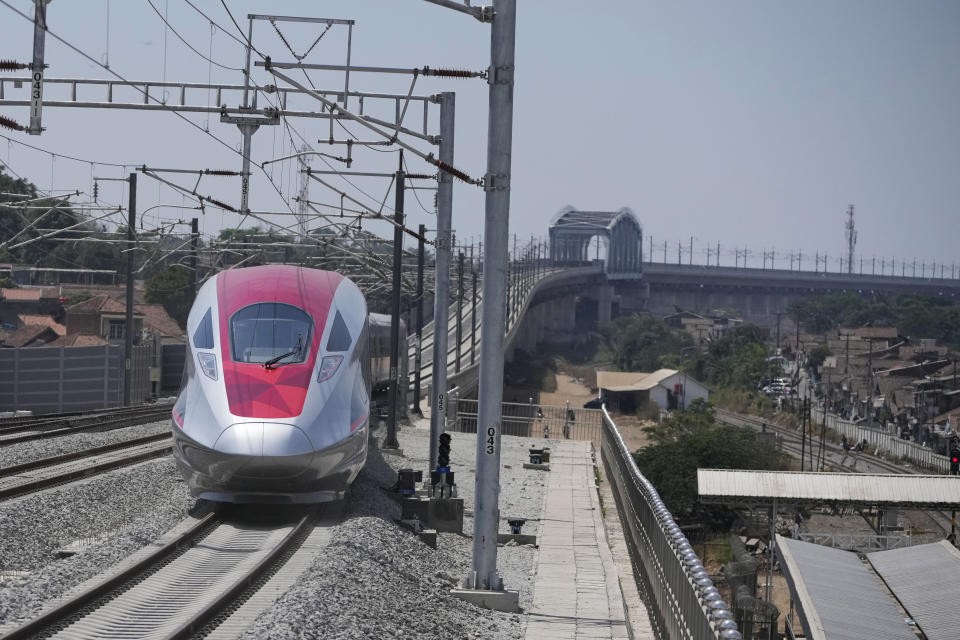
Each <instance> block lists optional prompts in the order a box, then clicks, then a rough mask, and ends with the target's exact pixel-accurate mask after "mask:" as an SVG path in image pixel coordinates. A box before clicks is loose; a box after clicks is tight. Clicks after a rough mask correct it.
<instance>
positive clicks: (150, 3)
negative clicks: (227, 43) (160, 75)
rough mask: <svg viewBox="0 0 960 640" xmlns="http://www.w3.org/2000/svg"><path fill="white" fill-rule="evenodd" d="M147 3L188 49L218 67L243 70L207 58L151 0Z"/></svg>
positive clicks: (228, 69)
mask: <svg viewBox="0 0 960 640" xmlns="http://www.w3.org/2000/svg"><path fill="white" fill-rule="evenodd" d="M147 4H149V5H150V8H151V9H153V11H154V13H156V14H157V16H158V17H159V18H160V19H161V20H163V23H164V24H165V25H167V27H168V28H169V29H170V31H172V32H173V35H175V36H177V38H179V39H180V42H182V43H183V44H185V45H187V48H188V49H190V51H193V52H194V53H195V54H197V55H198V56H200V57H201V58H203V59H204V60H206V61H207V62H209V63H210V64H215V65H217V66H218V67H220V68H221V69H226V70H227V71H243V69H241V68H239V67H230V66H227V65H225V64H220V63H219V62H217V61H216V60H211V59H210V58H208V57H207V56H205V55H203V54H202V53H200V52H199V51H197V50H196V49H195V48H194V47H193V45H191V44H190V43H189V42H187V41H186V39H185V38H184V37H183V36H181V35H180V34H179V33H178V32H177V30H176V29H174V28H173V25H172V24H170V22H169V21H168V20H167V18H166V16H164V15H163V14H162V13H160V10H159V9H157V7H155V6H154V4H153V0H147Z"/></svg>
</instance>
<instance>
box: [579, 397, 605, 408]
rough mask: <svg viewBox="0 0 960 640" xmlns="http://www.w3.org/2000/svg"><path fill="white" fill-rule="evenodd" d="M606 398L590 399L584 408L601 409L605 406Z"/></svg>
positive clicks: (584, 404)
mask: <svg viewBox="0 0 960 640" xmlns="http://www.w3.org/2000/svg"><path fill="white" fill-rule="evenodd" d="M606 401H607V399H606V398H594V399H593V400H588V401H587V402H584V403H583V408H584V409H599V408H601V407H602V406H603V403H604V402H606Z"/></svg>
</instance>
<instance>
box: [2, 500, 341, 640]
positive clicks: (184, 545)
mask: <svg viewBox="0 0 960 640" xmlns="http://www.w3.org/2000/svg"><path fill="white" fill-rule="evenodd" d="M323 510H324V507H320V508H311V509H309V511H308V512H307V513H306V514H304V515H303V516H302V517H301V518H300V519H299V521H297V522H296V524H294V525H293V526H292V527H291V526H290V524H289V523H286V524H283V525H280V526H279V527H265V528H263V529H261V530H259V531H258V530H257V529H256V528H254V529H252V530H251V529H250V528H249V526H248V524H249V523H241V522H232V521H228V520H225V519H224V518H223V517H222V516H218V515H216V514H214V513H211V514H208V515H207V516H205V517H204V518H202V519H201V520H199V521H198V522H196V523H195V524H193V525H191V526H190V527H189V528H188V529H186V530H185V531H184V532H182V533H181V534H180V535H178V536H177V537H176V539H174V540H171V541H170V542H167V543H166V544H164V545H163V546H162V547H160V548H159V549H157V550H156V551H154V552H151V553H149V554H147V555H145V556H144V557H142V558H140V559H138V560H137V561H136V562H134V563H133V564H131V566H129V567H124V568H122V569H120V570H117V571H115V572H114V573H113V574H112V575H110V576H109V577H108V578H107V579H106V580H104V581H103V582H102V583H100V584H98V585H95V586H93V587H91V588H90V589H89V590H87V591H84V592H82V593H80V594H78V595H77V596H76V597H74V598H72V599H70V600H68V601H66V602H65V603H63V605H61V606H58V607H55V608H54V609H51V610H49V611H47V612H45V613H44V614H43V615H42V616H40V617H38V618H36V619H34V620H31V621H30V622H28V623H26V624H24V625H22V626H21V627H19V628H17V629H15V630H14V631H12V632H11V633H10V634H8V635H6V636H3V639H2V640H19V639H20V638H27V637H31V636H35V635H38V634H47V633H49V632H50V631H61V632H65V634H67V635H70V636H71V637H99V636H100V635H101V633H102V632H103V631H104V630H105V628H110V629H112V630H114V631H115V632H116V631H120V629H118V625H122V628H123V631H120V633H119V634H117V633H114V634H112V637H131V638H132V637H141V636H144V635H148V634H149V635H150V637H164V638H168V639H173V638H189V637H193V636H195V635H198V634H201V635H202V633H203V631H204V629H205V628H206V629H209V628H210V627H212V626H216V625H217V624H219V622H220V621H222V619H225V618H226V617H228V616H229V613H230V611H231V610H232V609H234V608H235V607H236V606H238V605H241V604H242V603H243V602H245V601H246V600H247V599H248V597H249V596H250V595H252V594H253V592H255V591H256V590H257V589H259V587H260V585H261V584H262V582H263V581H264V580H266V579H269V577H270V576H271V575H272V573H273V572H274V571H275V570H277V569H279V568H280V567H281V566H282V565H283V563H285V562H286V561H287V559H288V558H289V557H290V555H291V554H292V553H293V552H294V551H295V550H296V548H298V547H299V545H300V544H301V543H302V541H303V540H304V539H305V538H306V536H307V535H308V534H309V533H310V531H311V530H312V529H313V527H314V525H315V524H316V521H317V517H318V515H319V514H320V513H321V511H323ZM285 528H289V529H290V530H289V531H287V532H285V533H284V532H283V531H282V530H283V529H285ZM255 531H256V533H257V534H256V535H252V534H253V533H254V532H255ZM280 534H282V538H280V539H279V540H278V539H277V538H278V537H279V535H280ZM201 538H202V539H204V542H202V543H199V544H198V542H199V541H200V539H201ZM178 552H179V553H178ZM251 553H259V554H261V557H260V558H259V560H256V561H255V562H252V563H250V565H251V566H249V567H245V566H244V564H245V560H246V558H249V557H250V554H251ZM186 576H191V578H190V579H189V580H187V581H186V582H183V578H184V577H186ZM171 590H175V591H176V592H177V595H178V596H179V597H180V602H170V601H168V600H167V599H165V598H164V594H167V595H169V593H170V591H171ZM160 603H163V605H164V606H158V605H159V604H160ZM192 605H196V606H195V607H193V606H192ZM147 609H149V611H148V610H147ZM191 609H195V610H191ZM140 614H142V615H140Z"/></svg>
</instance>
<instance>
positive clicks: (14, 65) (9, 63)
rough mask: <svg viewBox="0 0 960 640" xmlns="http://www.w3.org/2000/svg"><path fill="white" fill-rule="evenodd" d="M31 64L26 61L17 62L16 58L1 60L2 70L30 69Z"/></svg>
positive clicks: (0, 66) (0, 67) (0, 68)
mask: <svg viewBox="0 0 960 640" xmlns="http://www.w3.org/2000/svg"><path fill="white" fill-rule="evenodd" d="M29 68H30V65H29V64H27V63H25V62H17V61H16V60H0V71H20V70H21V69H29Z"/></svg>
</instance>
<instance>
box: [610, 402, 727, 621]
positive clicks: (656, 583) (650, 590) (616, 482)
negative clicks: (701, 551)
mask: <svg viewBox="0 0 960 640" xmlns="http://www.w3.org/2000/svg"><path fill="white" fill-rule="evenodd" d="M601 454H602V457H603V467H604V469H605V471H606V476H607V479H608V480H609V482H610V487H611V490H612V492H613V496H614V499H615V500H616V503H617V510H618V512H619V513H620V522H621V524H622V525H623V530H624V533H625V534H626V540H627V547H628V549H629V551H630V560H631V563H632V564H633V571H634V575H635V577H636V578H637V581H638V585H640V586H641V588H642V591H644V592H645V596H646V597H645V599H646V600H647V602H648V606H649V609H650V612H651V617H652V622H653V624H654V625H655V626H656V627H657V636H658V637H660V638H665V639H669V640H686V639H690V640H694V639H696V640H703V639H707V638H722V639H724V640H734V639H737V638H740V637H741V635H740V632H739V631H737V624H736V623H735V622H734V620H733V614H732V613H731V612H730V611H729V609H728V607H727V604H726V603H725V602H723V600H721V599H720V594H719V593H718V591H717V588H716V587H714V586H713V582H712V581H711V580H710V577H709V576H708V575H707V571H706V569H705V568H704V566H703V563H702V562H701V561H700V559H699V558H698V557H697V554H696V553H695V552H694V550H693V547H692V546H691V545H690V543H689V542H688V541H687V539H686V536H684V535H683V532H682V531H681V530H680V527H679V526H678V525H677V523H676V522H674V520H673V516H671V515H670V512H669V511H668V510H667V507H666V506H665V505H664V504H663V500H661V499H660V495H659V494H658V493H657V490H656V489H655V488H654V487H653V485H652V484H651V483H650V481H649V480H647V479H646V478H645V477H643V474H641V473H640V470H639V469H638V468H637V464H636V462H635V461H634V459H633V456H632V455H631V454H630V451H629V450H628V449H627V445H626V443H624V441H623V438H622V437H621V436H620V432H619V431H618V430H617V425H616V424H614V422H613V420H612V419H611V418H610V414H609V413H607V410H606V408H604V409H603V441H602V445H601Z"/></svg>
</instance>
